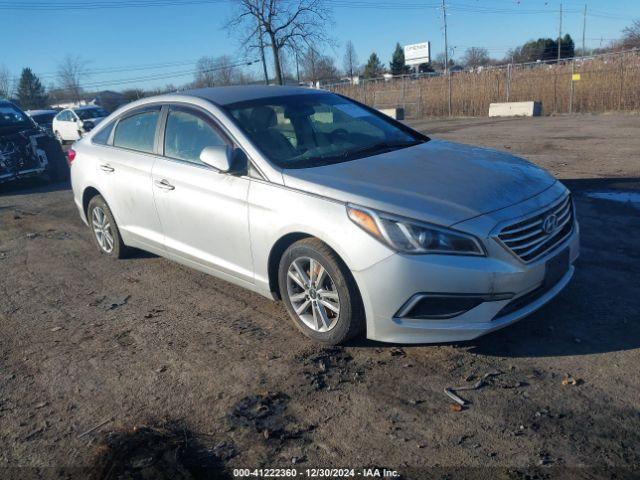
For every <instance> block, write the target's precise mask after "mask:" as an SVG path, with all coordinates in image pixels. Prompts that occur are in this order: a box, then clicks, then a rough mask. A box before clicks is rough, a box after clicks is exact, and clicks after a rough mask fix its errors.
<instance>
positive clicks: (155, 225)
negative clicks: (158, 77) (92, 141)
mask: <svg viewBox="0 0 640 480" xmlns="http://www.w3.org/2000/svg"><path fill="white" fill-rule="evenodd" d="M160 108H161V107H160V105H155V106H148V107H141V108H139V109H135V110H133V111H131V112H128V113H127V114H126V115H125V116H123V117H121V118H120V119H118V121H117V123H116V124H115V126H114V127H113V132H112V133H111V134H110V139H109V140H108V142H107V144H108V145H107V148H105V149H100V152H101V153H100V157H99V158H98V166H97V168H98V176H99V178H100V190H101V193H102V194H103V196H104V197H105V199H106V201H107V203H108V204H109V207H110V208H111V210H112V212H113V214H114V216H115V219H116V222H117V223H118V227H119V229H120V232H121V233H122V236H123V239H124V241H125V243H126V244H127V245H131V246H137V247H141V248H146V249H148V250H151V251H158V250H162V249H163V241H162V229H161V227H160V221H159V219H158V215H157V213H156V208H155V204H154V200H153V191H152V183H151V170H152V168H153V164H154V162H155V161H156V158H157V157H156V154H155V146H156V141H157V135H158V123H159V119H160ZM99 134H100V133H98V135H99Z"/></svg>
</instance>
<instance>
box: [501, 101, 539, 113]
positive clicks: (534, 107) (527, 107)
mask: <svg viewBox="0 0 640 480" xmlns="http://www.w3.org/2000/svg"><path fill="white" fill-rule="evenodd" d="M541 114H542V104H541V103H540V102H506V103H492V104H490V105H489V116H490V117H539V116H540V115H541Z"/></svg>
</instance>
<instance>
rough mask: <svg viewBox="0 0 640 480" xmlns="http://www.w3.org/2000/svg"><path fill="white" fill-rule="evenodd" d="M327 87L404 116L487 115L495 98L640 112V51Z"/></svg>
mask: <svg viewBox="0 0 640 480" xmlns="http://www.w3.org/2000/svg"><path fill="white" fill-rule="evenodd" d="M323 88H325V89H327V90H330V91H333V92H336V93H340V94H343V95H346V96H348V97H351V98H353V99H355V100H358V101H360V102H362V103H365V104H367V105H370V106H372V107H375V108H398V107H401V108H404V110H405V118H410V119H411V118H413V119H415V118H423V117H442V116H470V117H475V116H486V115H487V114H488V111H489V104H490V103H494V102H519V101H538V102H541V104H542V113H543V115H551V114H558V113H600V112H606V111H632V110H640V50H631V51H626V52H617V53H610V54H602V55H596V56H591V57H584V58H573V59H566V60H561V61H560V62H557V61H553V62H536V63H527V64H508V65H501V66H495V67H489V68H486V67H485V68H480V69H475V70H467V71H459V72H450V73H448V74H441V73H440V74H433V73H432V74H420V75H402V76H396V77H392V78H376V79H368V80H361V82H360V83H359V84H358V85H353V84H351V83H336V84H331V85H325V86H323Z"/></svg>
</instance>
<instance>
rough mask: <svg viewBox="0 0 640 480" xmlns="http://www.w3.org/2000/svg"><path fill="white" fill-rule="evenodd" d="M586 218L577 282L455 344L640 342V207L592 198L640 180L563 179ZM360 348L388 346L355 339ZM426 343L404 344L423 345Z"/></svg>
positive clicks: (586, 348)
mask: <svg viewBox="0 0 640 480" xmlns="http://www.w3.org/2000/svg"><path fill="white" fill-rule="evenodd" d="M563 183H564V184H565V185H567V187H569V188H570V189H571V191H572V193H573V196H574V199H575V204H576V211H577V215H578V220H579V222H580V236H581V240H580V244H581V255H580V258H579V259H578V261H577V262H576V265H575V267H576V272H575V275H574V278H573V280H572V281H571V283H570V284H569V285H568V286H567V287H566V288H565V290H564V291H563V292H561V293H560V294H559V295H558V296H557V297H556V298H555V299H553V300H552V301H551V302H550V303H548V304H547V305H545V306H544V307H543V308H541V309H540V310H538V311H537V312H535V313H533V314H532V315H530V316H529V317H527V318H525V319H523V320H521V321H520V322H518V323H516V324H513V325H510V326H508V327H506V328H504V329H502V330H498V331H496V332H493V333H491V334H488V335H485V336H483V337H480V338H477V339H475V340H471V341H468V342H458V343H453V344H450V345H453V346H456V347H459V348H463V349H467V350H468V351H470V352H472V353H476V354H479V355H486V356H496V357H557V356H571V355H591V354H597V353H605V352H616V351H624V350H633V349H637V348H640V322H638V318H639V315H640V295H639V289H638V285H639V282H638V278H640V205H635V206H634V205H632V204H630V203H629V202H624V201H622V202H620V201H611V200H604V199H600V198H593V197H590V196H589V195H587V193H591V192H594V191H614V192H619V191H627V192H628V191H632V192H640V178H599V179H591V178H590V179H569V180H563ZM349 345H350V346H353V347H361V348H367V347H377V348H379V347H380V346H382V345H386V344H381V343H378V342H372V341H368V340H359V341H353V342H351V343H350V344H349ZM421 346H422V347H424V346H426V345H424V344H423V345H404V346H403V348H405V349H410V348H417V347H421Z"/></svg>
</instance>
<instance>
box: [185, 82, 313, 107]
mask: <svg viewBox="0 0 640 480" xmlns="http://www.w3.org/2000/svg"><path fill="white" fill-rule="evenodd" d="M320 92H321V91H320V90H314V89H311V88H301V87H280V86H268V85H238V86H232V87H211V88H198V89H194V90H186V91H182V92H177V93H178V94H179V95H187V96H190V97H198V98H202V99H204V100H208V101H210V102H212V103H215V104H216V105H219V106H225V105H230V104H233V103H239V102H245V101H248V100H259V99H263V98H272V97H283V96H289V95H310V94H318V93H320Z"/></svg>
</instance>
